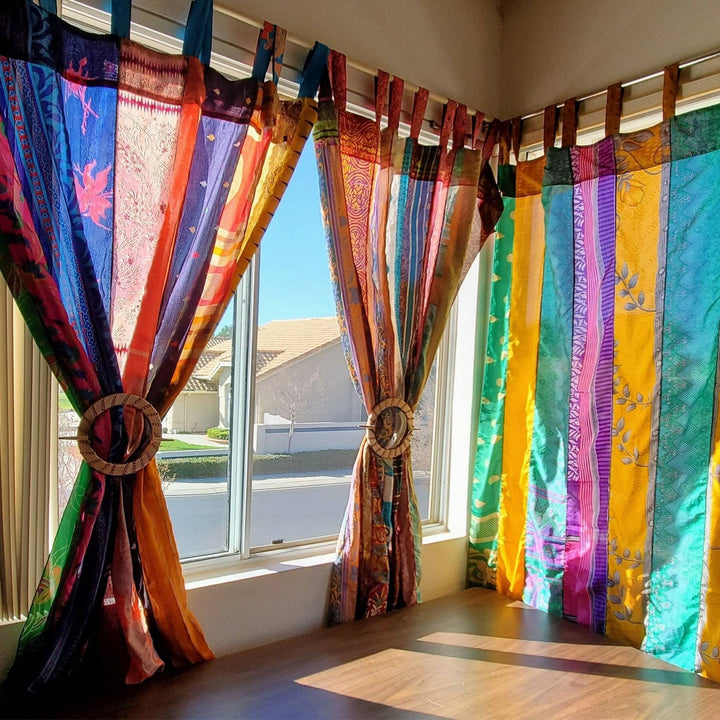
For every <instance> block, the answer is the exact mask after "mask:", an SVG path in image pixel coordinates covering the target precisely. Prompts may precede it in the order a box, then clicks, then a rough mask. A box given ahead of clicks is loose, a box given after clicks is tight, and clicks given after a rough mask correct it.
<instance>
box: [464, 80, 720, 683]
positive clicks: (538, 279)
mask: <svg viewBox="0 0 720 720" xmlns="http://www.w3.org/2000/svg"><path fill="white" fill-rule="evenodd" d="M666 77H667V74H666ZM676 80H677V75H676V74H675V82H676ZM611 89H612V88H611ZM670 89H671V90H672V88H670ZM667 94H668V93H667V92H666V95H667ZM619 102H620V94H619V93H618V92H614V93H609V99H608V117H609V122H608V125H607V126H608V127H609V128H610V129H611V130H612V129H613V128H614V129H615V130H617V127H618V123H617V121H616V120H613V118H615V117H616V116H619V107H618V105H619ZM664 105H665V103H664ZM671 114H672V113H666V119H665V120H664V121H663V122H662V123H661V124H659V125H657V126H655V127H653V128H650V129H648V130H642V131H638V132H634V133H630V134H624V135H623V134H615V135H610V136H608V137H606V138H605V139H603V140H601V141H600V142H598V143H596V144H594V145H590V146H579V145H576V144H575V143H574V141H572V140H571V141H570V142H569V143H566V145H565V146H564V147H561V148H555V147H548V148H547V151H546V155H545V156H544V157H542V158H539V159H536V160H532V161H527V162H520V163H518V164H517V166H510V165H508V164H506V165H504V166H503V167H501V168H500V177H501V182H500V186H501V191H502V192H503V201H504V204H505V208H504V213H503V216H502V218H501V219H500V221H499V223H498V232H497V238H496V241H495V248H494V264H493V280H492V287H491V307H490V315H491V317H490V325H489V331H488V341H487V352H486V358H487V360H486V364H485V367H484V381H483V383H482V402H481V410H480V418H479V433H478V450H477V457H476V466H475V481H474V485H473V492H472V500H471V528H470V560H469V579H470V581H471V582H472V583H475V584H482V585H489V586H494V587H497V589H498V590H500V591H502V592H504V593H507V594H509V595H510V596H512V597H516V598H522V599H523V600H524V601H525V602H528V603H530V604H532V605H534V606H535V607H538V608H541V609H543V610H545V611H548V612H550V613H552V614H555V615H558V616H561V617H565V618H568V619H571V620H575V621H577V622H578V623H581V624H583V625H587V626H589V627H593V628H594V629H595V630H597V631H599V632H604V633H606V634H607V635H608V636H610V637H611V638H613V639H614V640H618V641H621V642H626V643H630V644H633V645H635V646H638V647H642V648H643V649H644V650H646V651H647V652H649V653H652V654H653V655H655V656H657V657H659V658H661V659H663V660H666V661H669V662H672V663H674V664H676V665H679V666H680V667H683V668H685V669H688V670H695V671H697V672H701V673H702V674H704V675H706V676H708V677H711V678H713V679H716V680H720V660H719V659H718V658H720V650H719V648H720V622H719V620H720V554H719V549H720V485H719V484H718V472H719V467H720V466H719V464H718V447H719V446H718V435H719V431H718V386H719V385H718V380H719V379H720V376H718V371H717V367H718V365H717V363H718V342H720V332H719V328H720V315H719V313H720V291H719V289H718V284H717V281H716V277H717V271H718V270H720V258H719V257H718V253H717V249H716V243H717V242H718V241H720V235H719V233H718V224H717V217H718V212H720V198H719V197H718V193H717V186H718V182H719V181H720V106H714V107H709V108H706V109H703V110H698V111H695V112H691V113H687V114H685V115H682V116H678V117H670V115H671ZM550 136H551V137H552V138H554V131H553V132H551V133H550Z"/></svg>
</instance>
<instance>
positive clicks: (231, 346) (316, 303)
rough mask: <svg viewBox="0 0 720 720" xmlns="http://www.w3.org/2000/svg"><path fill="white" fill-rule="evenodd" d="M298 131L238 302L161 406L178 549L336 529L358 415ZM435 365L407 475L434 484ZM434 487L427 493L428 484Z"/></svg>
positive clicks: (273, 542)
mask: <svg viewBox="0 0 720 720" xmlns="http://www.w3.org/2000/svg"><path fill="white" fill-rule="evenodd" d="M316 173H317V170H316V166H315V159H314V151H313V148H312V144H311V143H310V142H308V144H307V145H306V148H305V150H304V152H303V155H302V157H301V159H300V161H299V163H298V167H297V169H296V171H295V174H294V176H293V179H292V181H291V183H290V186H289V187H288V189H287V191H286V194H285V197H284V198H283V202H282V203H281V204H280V206H279V208H278V211H277V213H276V215H275V217H274V218H273V221H272V223H271V225H270V227H269V229H268V231H267V233H266V236H265V238H264V239H263V243H262V245H261V250H260V252H259V253H258V255H257V257H256V259H255V261H254V264H253V267H252V268H251V269H250V270H249V271H248V273H247V274H246V276H245V278H244V280H243V282H242V284H241V286H240V288H239V291H238V294H237V298H236V302H235V307H234V312H233V313H228V314H226V316H225V317H224V318H223V320H222V321H221V323H220V326H219V329H218V331H217V332H216V335H215V337H214V338H213V339H212V340H211V342H210V343H209V345H208V348H207V350H206V351H205V353H204V355H203V357H202V359H201V361H200V362H199V363H198V367H197V369H196V371H195V373H194V375H193V377H192V378H191V380H190V383H189V384H188V387H187V388H186V389H185V391H184V392H183V393H182V394H181V395H180V397H179V398H178V400H177V401H176V402H175V405H174V406H173V408H172V409H171V411H170V412H169V413H168V415H167V416H166V418H165V421H164V425H165V429H164V435H165V437H167V438H168V440H169V441H170V442H172V443H173V446H172V447H171V446H169V445H168V444H166V443H164V444H163V446H162V447H161V453H160V456H159V464H160V468H161V470H162V473H163V477H164V484H165V493H166V497H167V500H168V507H169V510H170V515H171V518H172V521H173V527H174V529H175V534H176V538H177V542H178V547H179V550H180V555H181V557H182V558H184V559H190V558H199V557H203V556H207V555H212V554H218V553H224V552H230V553H241V554H243V555H248V554H251V553H254V552H259V551H263V550H267V549H276V548H278V547H289V546H295V545H299V544H307V543H313V542H319V541H323V540H333V539H334V538H336V537H337V534H338V532H339V530H340V525H341V522H342V518H343V514H344V511H345V507H346V505H347V501H348V497H349V489H350V478H351V474H352V467H353V464H354V461H355V457H356V455H357V448H358V447H359V445H360V442H361V440H362V437H363V432H364V430H363V428H361V427H359V426H360V425H362V424H363V423H364V422H365V419H366V414H365V411H364V409H363V407H362V403H361V402H360V399H359V398H358V396H357V393H356V392H355V388H354V387H353V385H352V382H351V380H350V376H349V373H348V370H347V367H346V364H345V358H344V354H343V350H342V345H341V340H340V333H339V330H338V324H337V319H336V317H335V303H334V298H333V292H332V286H331V282H330V277H329V272H328V262H327V255H326V247H325V238H324V231H323V228H322V221H321V215H320V209H319V202H320V201H319V191H318V181H317V175H316ZM437 377H438V370H437V364H436V366H435V367H434V368H433V371H432V374H431V378H430V381H429V382H428V387H427V391H426V393H425V396H424V397H423V400H422V402H421V404H420V407H419V409H418V413H417V417H418V428H417V431H416V437H415V441H414V452H415V458H414V468H415V474H416V488H417V493H418V500H419V503H420V507H421V515H422V517H423V518H424V519H426V520H429V519H434V520H436V519H437V518H438V498H437V495H438V494H437V492H431V484H432V483H431V462H432V447H433V433H434V423H433V418H434V407H435V395H436V393H435V388H436V385H437ZM431 496H432V497H431Z"/></svg>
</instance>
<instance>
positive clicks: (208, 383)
mask: <svg viewBox="0 0 720 720" xmlns="http://www.w3.org/2000/svg"><path fill="white" fill-rule="evenodd" d="M217 389H218V386H217V383H216V382H213V381H212V380H204V379H203V378H199V377H196V376H195V375H192V376H191V377H190V379H189V380H188V381H187V383H186V384H185V387H184V388H183V392H217Z"/></svg>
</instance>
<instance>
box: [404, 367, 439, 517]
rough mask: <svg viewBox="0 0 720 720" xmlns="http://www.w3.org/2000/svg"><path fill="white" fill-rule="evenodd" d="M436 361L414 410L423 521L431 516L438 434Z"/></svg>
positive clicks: (414, 446) (415, 476) (415, 467)
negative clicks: (435, 435) (436, 428)
mask: <svg viewBox="0 0 720 720" xmlns="http://www.w3.org/2000/svg"><path fill="white" fill-rule="evenodd" d="M437 366H438V361H437V358H436V359H435V362H434V363H433V366H432V368H431V370H430V376H429V377H428V380H427V383H426V384H425V389H424V390H423V394H422V397H421V398H420V403H419V404H418V406H417V409H416V410H415V432H413V437H412V444H411V446H410V447H411V452H412V464H413V479H414V482H415V493H416V495H417V501H418V511H419V512H420V519H421V520H428V519H429V518H430V517H432V510H431V508H432V497H431V495H432V493H431V480H432V460H433V437H434V432H435V388H436V386H437V374H438V372H437Z"/></svg>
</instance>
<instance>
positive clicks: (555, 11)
mask: <svg viewBox="0 0 720 720" xmlns="http://www.w3.org/2000/svg"><path fill="white" fill-rule="evenodd" d="M503 15H504V22H505V25H504V30H503V43H502V89H501V94H502V97H503V107H502V110H501V114H502V115H503V116H504V117H513V116H515V115H520V114H527V113H530V112H534V111H536V110H541V109H542V108H544V107H545V106H546V105H549V104H550V103H553V102H563V101H564V100H566V99H567V98H570V97H575V96H583V95H587V94H589V93H592V92H595V91H597V90H602V89H604V88H606V87H607V86H608V85H610V84H612V83H615V82H624V81H626V80H634V79H636V78H640V77H643V76H644V75H648V74H650V73H653V72H656V71H658V70H662V68H663V67H665V65H669V64H671V63H673V62H677V61H682V60H689V59H692V58H695V57H699V56H702V55H704V54H706V53H709V52H711V51H714V50H717V49H718V48H720V34H719V32H718V29H719V28H720V2H718V0H684V1H683V2H677V0H532V2H527V0H505V1H504V3H503Z"/></svg>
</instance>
